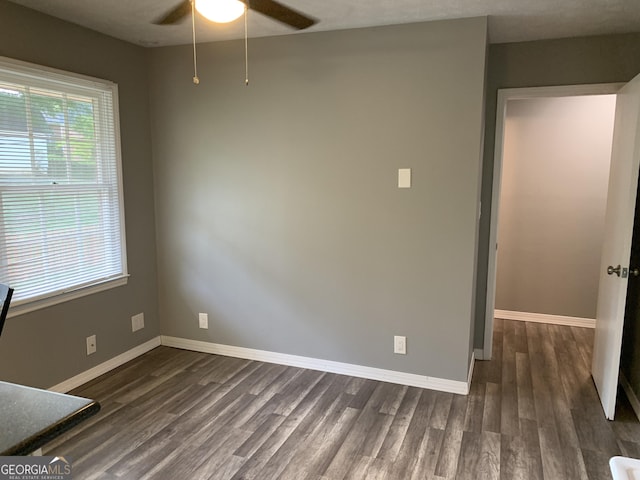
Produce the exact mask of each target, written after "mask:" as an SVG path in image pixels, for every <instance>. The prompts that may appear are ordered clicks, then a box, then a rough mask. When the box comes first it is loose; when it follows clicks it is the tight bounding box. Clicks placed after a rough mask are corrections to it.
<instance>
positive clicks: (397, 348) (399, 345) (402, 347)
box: [393, 335, 407, 355]
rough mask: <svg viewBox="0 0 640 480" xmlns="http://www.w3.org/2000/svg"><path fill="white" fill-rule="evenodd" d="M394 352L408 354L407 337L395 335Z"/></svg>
mask: <svg viewBox="0 0 640 480" xmlns="http://www.w3.org/2000/svg"><path fill="white" fill-rule="evenodd" d="M393 353H399V354H400V355H406V354H407V337H403V336H400V335H396V336H394V337H393Z"/></svg>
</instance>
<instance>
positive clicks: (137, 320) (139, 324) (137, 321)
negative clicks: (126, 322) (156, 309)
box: [131, 313, 144, 332]
mask: <svg viewBox="0 0 640 480" xmlns="http://www.w3.org/2000/svg"><path fill="white" fill-rule="evenodd" d="M143 328H144V313H139V314H137V315H134V316H133V317H131V331H132V332H137V331H138V330H142V329H143Z"/></svg>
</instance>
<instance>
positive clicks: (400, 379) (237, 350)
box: [161, 335, 473, 395]
mask: <svg viewBox="0 0 640 480" xmlns="http://www.w3.org/2000/svg"><path fill="white" fill-rule="evenodd" d="M161 342H162V345H165V346H167V347H174V348H182V349H185V350H193V351H196V352H204V353H212V354H215V355H224V356H227V357H236V358H243V359H246V360H257V361H260V362H266V363H277V364H280V365H287V366H291V367H299V368H307V369H310V370H319V371H322V372H329V373H338V374H341V375H350V376H352V377H359V378H367V379H369V380H378V381H381V382H389V383H397V384H400V385H408V386H411V387H419V388H428V389H430V390H439V391H442V392H449V393H457V394H460V395H467V394H468V393H469V383H467V382H460V381H456V380H447V379H444V378H436V377H428V376H425V375H416V374H414V373H405V372H397V371H394V370H384V369H381V368H374V367H366V366H363V365H353V364H350V363H342V362H334V361H332V360H322V359H318V358H310V357H302V356H299V355H289V354H286V353H277V352H268V351H265V350H254V349H252V348H244V347H234V346H231V345H222V344H218V343H211V342H203V341H199V340H189V339H186V338H178V337H169V336H166V335H162V336H161ZM471 361H472V365H473V357H472V359H471ZM471 373H472V372H471ZM469 378H470V377H469Z"/></svg>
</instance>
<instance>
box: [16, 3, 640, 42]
mask: <svg viewBox="0 0 640 480" xmlns="http://www.w3.org/2000/svg"><path fill="white" fill-rule="evenodd" d="M12 1H13V2H14V3H17V4H20V5H24V6H26V7H29V8H32V9H34V10H39V11H41V12H44V13H47V14H49V15H53V16H55V17H59V18H62V19H64V20H67V21H69V22H73V23H77V24H79V25H83V26H85V27H88V28H91V29H93V30H97V31H99V32H102V33H105V34H107V35H111V36H113V37H116V38H120V39H122V40H126V41H128V42H132V43H136V44H139V45H144V46H164V45H180V44H186V43H189V42H190V41H191V30H190V29H191V22H189V21H185V22H183V23H182V24H180V25H177V26H158V25H154V24H153V23H152V22H153V21H154V20H156V19H158V18H159V17H161V16H162V15H163V14H164V13H165V12H166V11H168V10H169V9H171V8H173V7H174V6H175V5H177V3H178V2H179V1H180V0H135V1H134V0H12ZM280 1H281V2H282V3H284V4H286V5H288V6H289V7H291V8H294V9H296V10H299V11H301V12H304V13H306V14H307V15H310V16H312V17H315V18H316V19H318V20H319V22H318V24H316V25H314V26H313V27H311V28H309V29H307V30H304V31H305V32H311V31H326V30H341V29H346V28H356V27H367V26H375V25H391V24H400V23H413V22H422V21H429V20H440V19H449V18H462V17H474V16H484V15H488V16H489V38H490V41H491V42H492V43H503V42H519V41H525V40H539V39H548V38H563V37H576V36H586V35H601V34H609V33H627V32H640V0H437V1H436V0H280ZM196 22H197V24H196V25H197V36H198V42H203V41H215V40H229V39H235V38H241V37H242V35H243V32H244V23H243V22H242V20H237V21H235V22H233V23H231V24H226V25H220V24H214V23H210V22H207V21H206V20H204V19H203V18H202V17H199V16H198V17H197V20H196ZM292 33H296V32H295V31H294V30H291V29H290V28H288V27H286V26H283V25H281V24H279V23H276V22H274V21H273V20H270V19H267V18H265V17H263V16H262V15H260V14H259V13H251V12H250V14H249V35H250V36H251V37H264V36H270V35H285V34H292Z"/></svg>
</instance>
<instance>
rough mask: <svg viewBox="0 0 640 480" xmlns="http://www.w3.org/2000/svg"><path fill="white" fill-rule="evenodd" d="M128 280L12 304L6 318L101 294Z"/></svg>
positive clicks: (116, 280)
mask: <svg viewBox="0 0 640 480" xmlns="http://www.w3.org/2000/svg"><path fill="white" fill-rule="evenodd" d="M128 279H129V275H123V276H120V277H118V278H114V279H112V280H107V281H105V282H100V283H94V284H92V285H89V286H87V287H82V288H76V289H75V290H70V291H68V292H64V293H61V294H59V295H54V296H52V297H46V298H43V299H41V300H28V299H26V300H24V301H23V303H22V304H20V303H18V302H16V304H12V305H11V308H9V313H8V314H7V318H12V317H17V316H18V315H23V314H25V313H29V312H35V311H36V310H40V309H42V308H46V307H51V306H53V305H58V304H59V303H64V302H68V301H70V300H75V299H76V298H82V297H84V296H86V295H91V294H94V293H98V292H103V291H105V290H110V289H112V288H116V287H121V286H122V285H126V284H127V282H128Z"/></svg>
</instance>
